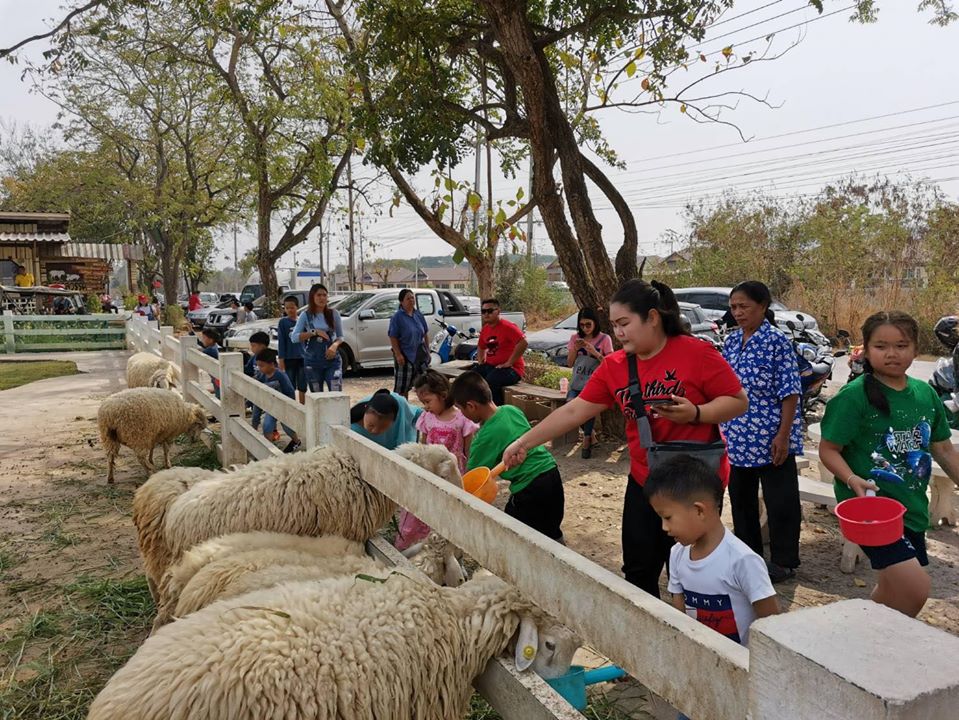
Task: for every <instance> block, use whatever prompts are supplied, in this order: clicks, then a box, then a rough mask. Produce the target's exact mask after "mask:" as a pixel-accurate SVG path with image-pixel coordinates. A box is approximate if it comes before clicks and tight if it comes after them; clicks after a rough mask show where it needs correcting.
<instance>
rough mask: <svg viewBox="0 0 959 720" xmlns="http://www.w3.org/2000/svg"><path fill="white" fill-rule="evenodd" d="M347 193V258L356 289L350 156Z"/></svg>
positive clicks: (349, 272) (354, 288)
mask: <svg viewBox="0 0 959 720" xmlns="http://www.w3.org/2000/svg"><path fill="white" fill-rule="evenodd" d="M346 195H347V202H348V203H349V205H350V210H349V216H350V224H349V230H350V244H349V249H348V251H347V253H346V254H347V259H348V262H349V267H348V268H347V274H348V277H349V278H350V290H356V268H355V265H354V263H355V262H356V258H355V245H354V244H353V243H354V237H353V157H352V155H351V156H350V161H349V162H348V163H347V164H346Z"/></svg>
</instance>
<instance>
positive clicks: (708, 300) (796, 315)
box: [673, 287, 819, 331]
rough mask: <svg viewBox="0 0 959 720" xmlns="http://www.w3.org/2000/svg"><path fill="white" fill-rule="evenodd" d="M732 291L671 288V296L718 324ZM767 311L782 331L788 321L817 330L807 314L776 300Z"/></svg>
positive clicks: (724, 289) (726, 309)
mask: <svg viewBox="0 0 959 720" xmlns="http://www.w3.org/2000/svg"><path fill="white" fill-rule="evenodd" d="M732 290H733V289H732V288H730V287H690V288H673V294H674V295H675V296H676V299H677V300H683V301H685V302H689V303H695V304H696V305H701V306H702V308H703V311H704V312H705V313H706V315H707V316H708V317H709V318H710V319H711V320H714V321H716V322H717V323H718V322H720V321H721V320H722V317H723V315H725V314H726V311H728V310H729V294H730V293H731V292H732ZM769 309H770V310H772V311H773V313H774V314H775V316H776V325H778V326H779V327H780V328H781V329H783V330H785V329H786V327H787V325H786V323H787V321H790V320H791V321H792V322H793V324H795V326H796V327H802V328H807V329H808V330H816V331H818V330H819V323H818V322H816V318H814V317H813V316H812V315H810V314H809V313H804V312H797V311H795V310H790V309H789V308H787V307H786V306H785V305H783V304H782V303H781V302H779V301H778V300H773V301H772V304H771V305H770V306H769Z"/></svg>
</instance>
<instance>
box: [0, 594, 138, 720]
mask: <svg viewBox="0 0 959 720" xmlns="http://www.w3.org/2000/svg"><path fill="white" fill-rule="evenodd" d="M48 602H49V604H50V605H53V604H54V603H55V606H54V607H50V606H48V607H45V608H44V609H43V610H41V611H39V612H38V613H37V614H36V615H35V616H33V617H32V618H30V619H29V620H27V621H25V622H24V623H23V624H22V625H21V627H20V628H19V629H18V630H17V631H16V633H15V634H14V636H13V637H12V638H11V639H10V640H9V641H7V642H6V643H4V644H3V645H0V661H3V660H4V657H3V656H5V660H6V667H4V668H0V677H3V678H4V680H5V681H8V682H7V684H6V685H4V686H0V719H2V720H27V719H28V718H29V719H30V720H33V719H35V718H43V719H44V720H81V719H82V718H84V717H86V713H87V707H88V705H89V704H90V701H91V700H92V699H93V698H94V696H95V695H96V693H97V692H99V690H100V688H101V687H103V685H104V684H105V683H106V681H107V679H108V678H109V677H110V675H111V674H113V672H114V671H116V669H117V668H118V667H120V665H122V664H123V663H124V662H126V660H127V659H128V658H129V656H130V655H131V654H133V652H134V651H135V650H136V648H137V647H138V646H139V645H140V643H141V642H142V640H143V639H144V637H145V636H146V634H147V632H148V629H149V627H150V623H151V622H152V619H153V612H154V607H153V601H152V599H151V598H150V591H149V588H148V587H147V583H146V579H145V578H144V577H142V576H138V577H134V578H126V579H115V578H102V577H80V578H79V579H77V580H76V581H75V582H73V583H71V584H70V585H68V586H66V587H65V588H62V589H61V590H60V593H59V595H56V596H51V597H50V598H48ZM27 658H29V660H27Z"/></svg>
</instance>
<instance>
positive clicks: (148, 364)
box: [127, 352, 180, 389]
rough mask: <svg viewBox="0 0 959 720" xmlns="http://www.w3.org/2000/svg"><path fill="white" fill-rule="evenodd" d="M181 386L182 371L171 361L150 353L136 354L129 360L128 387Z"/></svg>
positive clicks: (166, 387)
mask: <svg viewBox="0 0 959 720" xmlns="http://www.w3.org/2000/svg"><path fill="white" fill-rule="evenodd" d="M179 384H180V371H179V370H178V369H177V367H176V365H174V364H173V363H171V362H170V361H169V360H166V359H164V358H161V357H160V356H158V355H155V354H153V353H148V352H138V353H134V354H133V355H131V356H130V357H129V358H128V359H127V387H128V388H135V387H162V388H165V389H168V388H170V387H176V386H177V385H179Z"/></svg>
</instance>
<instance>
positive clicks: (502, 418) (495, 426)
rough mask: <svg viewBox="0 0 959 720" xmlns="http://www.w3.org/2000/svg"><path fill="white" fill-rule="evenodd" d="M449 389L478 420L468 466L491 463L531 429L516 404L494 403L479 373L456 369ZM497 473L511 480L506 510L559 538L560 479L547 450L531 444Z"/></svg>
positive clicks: (460, 405) (458, 403) (469, 415)
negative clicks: (514, 462)
mask: <svg viewBox="0 0 959 720" xmlns="http://www.w3.org/2000/svg"><path fill="white" fill-rule="evenodd" d="M451 393H452V397H453V403H454V404H455V405H456V406H457V407H458V408H459V409H460V411H461V412H462V413H463V415H465V416H466V417H467V418H469V419H470V420H472V421H473V422H475V423H479V425H480V429H479V431H478V432H477V433H476V434H475V435H474V436H473V442H472V443H471V444H470V455H469V460H467V463H466V468H467V470H472V469H473V468H477V467H493V466H494V465H496V464H497V463H499V461H500V460H501V459H502V458H503V451H504V450H505V449H506V448H507V446H508V445H509V444H510V443H512V442H513V441H514V440H516V439H517V438H519V437H520V436H521V435H522V434H523V433H525V432H526V431H527V430H529V429H530V424H529V421H528V420H527V419H526V416H525V415H524V414H523V412H522V411H521V410H520V409H519V408H515V407H513V406H512V405H504V406H503V407H497V406H496V404H494V403H493V396H492V393H491V392H490V388H489V385H487V384H486V381H485V380H484V379H483V377H482V376H481V375H480V374H479V373H475V372H466V373H463V374H462V375H460V376H459V377H458V378H456V380H454V381H453V386H452V388H451ZM501 477H502V478H503V479H505V480H509V481H510V485H509V491H510V498H509V502H507V503H506V514H507V515H510V516H512V517H514V518H516V519H517V520H519V521H520V522H522V523H524V524H526V525H529V526H530V527H531V528H533V529H534V530H538V531H539V532H541V533H543V534H544V535H546V536H547V537H549V538H552V539H553V540H556V541H557V542H560V543H561V542H563V531H562V529H561V528H560V525H561V524H562V522H563V512H564V506H565V498H564V495H563V481H562V478H560V476H559V468H557V467H556V461H555V460H554V459H553V456H552V455H550V454H549V451H548V450H547V449H546V448H544V447H537V448H534V449H532V450H530V451H529V452H528V453H527V455H526V460H525V461H524V462H523V463H522V464H521V465H517V466H516V467H514V468H510V469H509V470H506V471H504V472H503V473H502V475H501Z"/></svg>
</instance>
